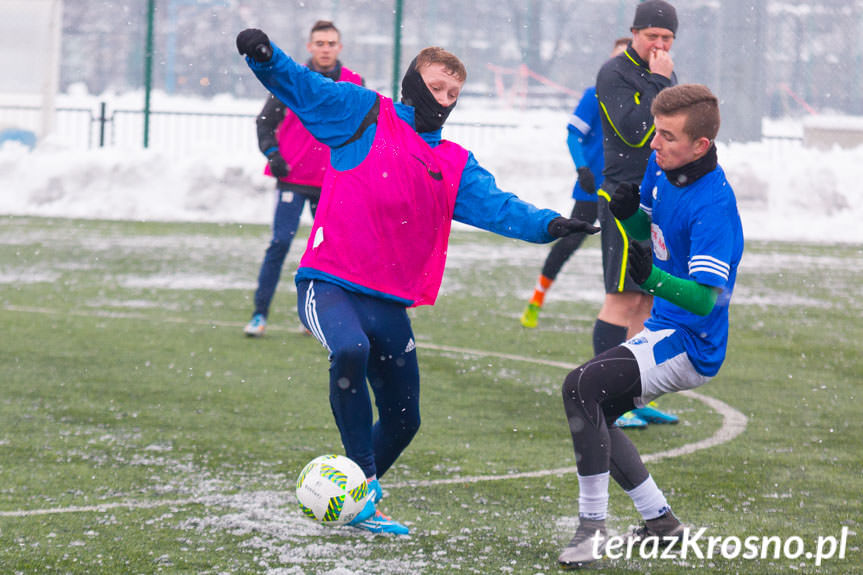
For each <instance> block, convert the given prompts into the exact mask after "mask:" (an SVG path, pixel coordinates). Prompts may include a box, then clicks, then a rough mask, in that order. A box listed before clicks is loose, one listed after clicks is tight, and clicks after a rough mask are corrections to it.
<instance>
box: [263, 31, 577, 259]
mask: <svg viewBox="0 0 863 575" xmlns="http://www.w3.org/2000/svg"><path fill="white" fill-rule="evenodd" d="M246 61H247V62H248V64H249V67H250V68H251V69H252V71H253V72H254V74H255V76H257V77H258V79H259V80H260V81H261V83H262V84H263V85H264V86H265V87H266V88H267V89H268V90H269V91H270V92H272V93H273V94H274V95H275V96H276V97H277V98H278V99H279V100H281V101H282V102H283V103H284V104H285V105H286V106H287V107H288V108H290V109H291V111H293V112H294V113H295V114H296V115H297V116H298V117H299V118H300V120H301V121H302V122H303V125H304V126H305V127H306V129H308V130H309V132H311V133H312V135H313V136H314V137H315V138H317V139H318V140H319V141H320V142H321V143H323V144H326V145H327V146H329V147H330V149H331V156H330V164H331V165H332V167H333V168H334V169H336V170H339V171H344V170H349V169H352V168H355V167H356V166H358V165H359V164H360V163H361V162H362V161H363V160H364V159H365V157H366V156H367V155H368V153H369V150H370V149H371V145H372V142H373V140H374V136H375V124H374V123H371V124H370V125H368V126H365V127H364V128H363V130H362V131H361V132H360V133H358V131H359V128H360V127H361V126H362V125H363V120H364V119H365V117H366V115H367V113H368V112H369V110H371V108H372V106H373V105H374V103H375V101H376V99H377V98H378V96H379V95H378V94H377V92H374V91H373V90H369V89H368V88H364V87H362V86H357V85H356V84H351V83H348V82H333V81H332V80H330V79H328V78H325V77H324V76H322V75H320V74H317V73H315V72H312V71H311V70H309V69H308V68H306V67H304V66H301V65H299V64H297V63H296V62H294V60H292V59H291V58H290V57H289V56H288V55H286V54H285V53H284V52H282V50H280V49H279V48H278V46H276V45H273V57H272V58H271V59H270V61H269V62H265V63H259V62H255V61H254V60H252V59H251V58H248V57H247V58H246ZM395 107H396V112H397V113H398V115H399V117H400V118H401V119H402V120H404V121H405V122H407V123H408V124H410V125H411V126H412V127H413V126H414V109H413V107H411V106H407V105H405V104H402V103H401V102H398V103H396V104H395ZM420 136H421V137H422V138H423V140H425V141H426V143H428V144H429V146H431V147H435V146H437V145H438V144H440V142H441V130H437V131H435V132H424V133H421V134H420ZM559 215H560V214H559V213H557V212H556V211H554V210H548V209H540V208H537V207H536V206H534V205H532V204H530V203H528V202H525V201H523V200H521V199H519V198H518V196H516V195H515V194H512V193H509V192H504V191H503V190H501V189H500V188H498V187H497V183H496V182H495V179H494V176H492V175H491V173H490V172H489V171H488V170H486V169H485V168H483V167H482V166H480V165H479V162H477V160H476V158H475V157H474V156H473V153H470V154H469V155H468V160H467V164H466V165H465V168H464V171H463V173H462V178H461V183H460V185H459V190H458V195H457V197H456V202H455V210H454V213H453V219H454V220H455V221H458V222H462V223H464V224H468V225H471V226H474V227H477V228H480V229H483V230H488V231H490V232H494V233H497V234H500V235H502V236H506V237H510V238H517V239H521V240H525V241H529V242H535V243H547V242H551V241H553V240H554V239H555V238H554V237H552V236H551V235H550V234H549V233H548V224H549V222H551V220H553V219H554V218H556V217H558V216H559Z"/></svg>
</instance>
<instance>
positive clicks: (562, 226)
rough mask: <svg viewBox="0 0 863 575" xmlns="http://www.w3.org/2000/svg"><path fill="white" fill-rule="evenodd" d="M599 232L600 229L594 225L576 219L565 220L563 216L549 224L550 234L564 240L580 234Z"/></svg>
mask: <svg viewBox="0 0 863 575" xmlns="http://www.w3.org/2000/svg"><path fill="white" fill-rule="evenodd" d="M598 231H599V228H598V227H596V226H594V225H593V224H590V223H587V222H583V221H581V220H579V219H576V218H564V217H563V216H558V217H556V218H554V219H553V220H551V221H550V222H548V233H549V234H550V235H552V236H554V237H556V238H562V237H564V236H568V235H570V234H575V233H578V232H584V233H586V234H595V233H596V232H598Z"/></svg>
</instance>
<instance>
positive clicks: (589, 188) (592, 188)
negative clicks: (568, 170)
mask: <svg viewBox="0 0 863 575" xmlns="http://www.w3.org/2000/svg"><path fill="white" fill-rule="evenodd" d="M575 171H576V173H577V174H578V183H579V185H580V186H581V189H582V190H584V191H585V192H587V193H588V194H595V193H596V178H594V177H593V172H591V171H590V168H588V167H587V166H582V167H580V168H576V170H575Z"/></svg>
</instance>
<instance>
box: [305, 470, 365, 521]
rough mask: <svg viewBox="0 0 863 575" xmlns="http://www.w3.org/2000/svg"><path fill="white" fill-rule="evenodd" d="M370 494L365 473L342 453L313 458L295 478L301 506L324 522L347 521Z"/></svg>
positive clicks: (361, 506) (311, 515) (308, 514)
mask: <svg viewBox="0 0 863 575" xmlns="http://www.w3.org/2000/svg"><path fill="white" fill-rule="evenodd" d="M369 497H370V495H369V486H368V483H366V475H365V473H363V470H362V469H360V466H359V465H357V464H356V463H354V462H353V461H352V460H350V459H348V458H347V457H345V456H344V455H321V456H320V457H316V458H314V459H312V460H311V461H310V462H309V463H308V464H307V465H306V466H305V467H304V468H303V470H302V471H301V472H300V476H299V477H297V502H298V503H299V505H300V509H301V510H302V512H303V514H304V515H306V516H307V517H309V518H310V519H314V520H315V521H319V522H320V523H323V524H324V525H344V524H346V523H350V522H351V520H353V518H354V517H356V516H357V514H359V512H360V511H362V510H363V508H364V507H365V505H366V501H367V500H368V498H369Z"/></svg>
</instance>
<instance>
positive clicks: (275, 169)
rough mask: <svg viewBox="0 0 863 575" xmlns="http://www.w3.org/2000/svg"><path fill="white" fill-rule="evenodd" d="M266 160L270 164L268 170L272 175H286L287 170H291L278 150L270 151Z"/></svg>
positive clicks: (282, 176)
mask: <svg viewBox="0 0 863 575" xmlns="http://www.w3.org/2000/svg"><path fill="white" fill-rule="evenodd" d="M267 162H268V163H269V164H270V171H271V172H272V173H273V175H274V176H276V177H277V178H287V177H288V172H290V171H291V168H289V167H288V163H287V162H286V161H285V159H284V158H283V157H282V154H281V153H280V152H279V151H278V150H274V151H272V152H270V155H269V156H267Z"/></svg>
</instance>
